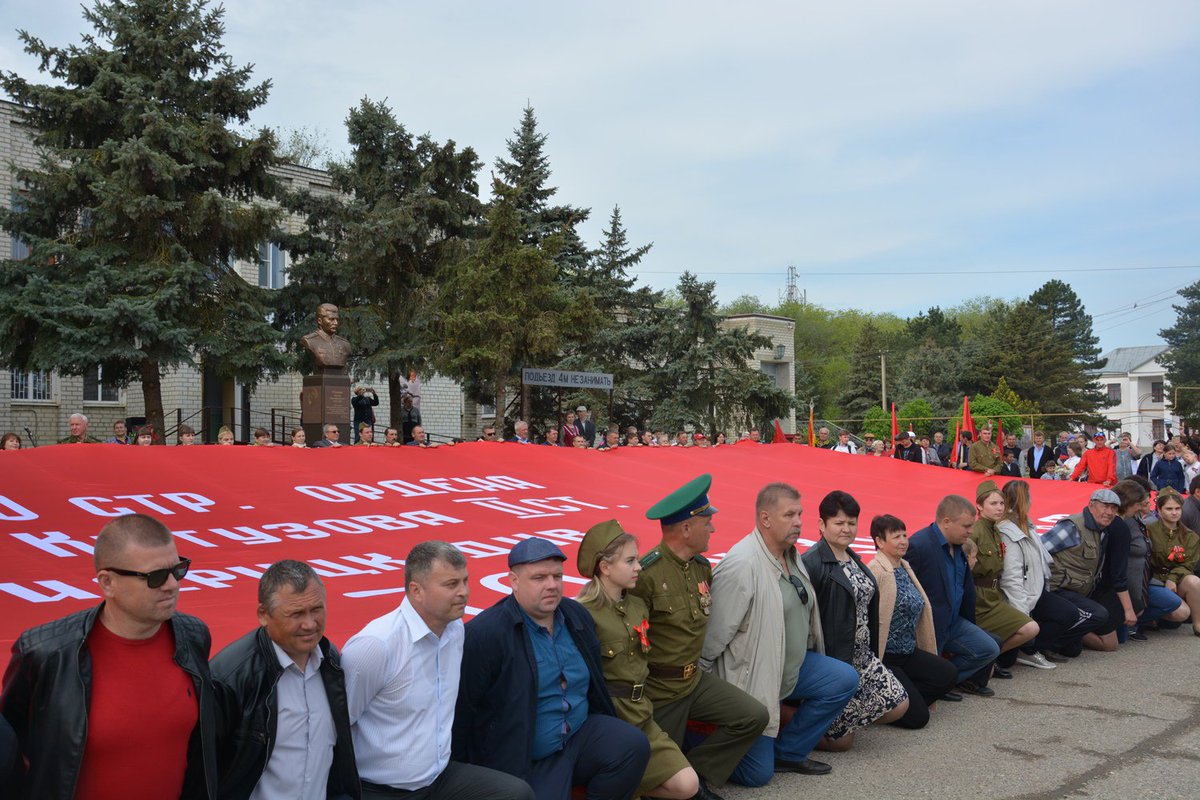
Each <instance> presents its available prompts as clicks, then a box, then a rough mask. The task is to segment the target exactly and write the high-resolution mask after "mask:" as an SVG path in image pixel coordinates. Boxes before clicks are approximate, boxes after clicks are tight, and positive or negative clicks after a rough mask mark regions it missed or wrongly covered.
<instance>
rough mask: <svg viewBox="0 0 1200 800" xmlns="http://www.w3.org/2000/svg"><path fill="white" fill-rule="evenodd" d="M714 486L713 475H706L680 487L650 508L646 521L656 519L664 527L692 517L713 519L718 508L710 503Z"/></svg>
mask: <svg viewBox="0 0 1200 800" xmlns="http://www.w3.org/2000/svg"><path fill="white" fill-rule="evenodd" d="M710 486H712V475H709V474H707V473H705V474H704V475H701V476H700V477H698V478H693V479H692V480H690V481H688V482H687V483H685V484H684V485H683V486H680V487H679V488H678V489H676V490H675V491H673V492H671V493H670V494H669V495H667V496H666V497H664V498H663V499H662V500H659V501H658V502H657V503H655V504H654V505H652V506H650V510H649V511H647V512H646V519H656V520H658V521H659V522H661V523H662V524H663V525H674V524H675V523H676V522H683V521H684V520H689V519H691V518H692V517H711V516H712V515H713V514H715V513H717V508H716V506H714V505H713V504H712V503H710V502H708V489H709V487H710Z"/></svg>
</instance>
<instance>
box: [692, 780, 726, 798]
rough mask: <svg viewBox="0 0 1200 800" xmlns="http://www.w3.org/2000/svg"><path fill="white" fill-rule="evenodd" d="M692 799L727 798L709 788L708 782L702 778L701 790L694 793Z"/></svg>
mask: <svg viewBox="0 0 1200 800" xmlns="http://www.w3.org/2000/svg"><path fill="white" fill-rule="evenodd" d="M692 800H725V798H724V797H721V795H719V794H717V793H716V792H714V791H713V790H712V789H710V788H708V784H707V783H705V782H704V779H703V778H701V779H700V791H698V792H696V793H695V794H694V795H692Z"/></svg>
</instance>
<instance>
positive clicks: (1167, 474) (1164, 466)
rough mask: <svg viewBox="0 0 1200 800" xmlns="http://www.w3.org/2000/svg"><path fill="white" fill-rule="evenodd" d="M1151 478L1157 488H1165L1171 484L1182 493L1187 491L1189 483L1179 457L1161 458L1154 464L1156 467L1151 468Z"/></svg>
mask: <svg viewBox="0 0 1200 800" xmlns="http://www.w3.org/2000/svg"><path fill="white" fill-rule="evenodd" d="M1150 480H1151V481H1152V482H1153V483H1154V488H1155V489H1165V488H1166V487H1168V486H1170V487H1171V488H1172V489H1174V490H1175V491H1177V492H1179V493H1180V494H1183V493H1184V492H1186V491H1187V484H1186V481H1185V480H1184V477H1183V464H1181V463H1180V462H1179V459H1178V458H1172V459H1166V458H1160V459H1159V460H1158V463H1157V464H1155V465H1154V469H1152V470H1150Z"/></svg>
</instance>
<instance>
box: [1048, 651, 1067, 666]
mask: <svg viewBox="0 0 1200 800" xmlns="http://www.w3.org/2000/svg"><path fill="white" fill-rule="evenodd" d="M1040 655H1041V656H1042V658H1044V659H1046V660H1047V661H1053V662H1054V663H1055V664H1065V663H1067V662H1068V661H1070V660H1071V659H1069V658H1067V657H1066V656H1064V655H1063V654H1062V653H1056V652H1054V651H1053V650H1043V651H1042V652H1041V653H1040Z"/></svg>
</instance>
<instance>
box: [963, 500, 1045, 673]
mask: <svg viewBox="0 0 1200 800" xmlns="http://www.w3.org/2000/svg"><path fill="white" fill-rule="evenodd" d="M975 506H976V508H978V509H979V519H978V520H977V521H976V522H975V527H974V528H972V529H971V541H973V542H975V545H976V547H978V548H979V555H978V556H977V558H976V561H975V566H974V567H973V568H972V569H971V574H972V575H973V576H974V578H975V624H976V625H978V626H979V627H981V628H983V629H984V630H985V631H987V632H988V633H990V634H992V635H993V636H995V637H996V638H998V639H999V640H1000V653H1001V655H1000V658H999V659H997V661H998V662H999V663H1000V664H1007V665H1008V666H1011V665H1012V664H1013V662H1015V661H1016V654H1015V652H1012V653H1011V654H1010V655H1009V656H1005V655H1004V653H1010V651H1015V649H1016V648H1018V647H1020V646H1021V645H1023V644H1025V643H1026V642H1028V641H1030V640H1032V639H1033V638H1034V637H1035V636H1037V635H1038V633H1039V631H1040V628H1039V626H1038V624H1037V623H1036V622H1034V621H1033V620H1032V619H1030V618H1029V616H1028V615H1026V614H1023V613H1021V612H1020V611H1018V610H1017V609H1016V608H1014V607H1013V606H1012V605H1010V604H1009V602H1008V600H1007V599H1005V597H1004V593H1003V592H1001V591H1000V577H1001V575H1002V574H1003V572H1004V551H1005V548H1006V547H1007V545H1005V543H1004V535H1003V534H1001V533H1000V531H999V530H997V529H996V525H997V524H998V523H999V522H1001V521H1003V520H1004V495H1002V494H1001V493H1000V489H999V488H998V487H997V486H996V483H995V482H994V481H984V482H983V483H981V484H979V488H978V489H976V490H975ZM995 675H996V677H999V678H1010V677H1012V675H1011V673H1009V672H1008V670H1006V669H1001V667H1000V666H997V667H996V672H995Z"/></svg>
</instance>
